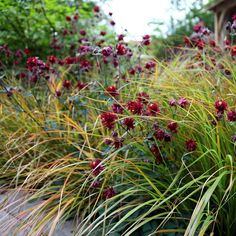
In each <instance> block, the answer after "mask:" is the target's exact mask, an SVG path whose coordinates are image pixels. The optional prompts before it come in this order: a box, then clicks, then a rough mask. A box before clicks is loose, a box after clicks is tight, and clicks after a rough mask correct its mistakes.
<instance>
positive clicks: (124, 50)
mask: <svg viewBox="0 0 236 236" xmlns="http://www.w3.org/2000/svg"><path fill="white" fill-rule="evenodd" d="M116 50H117V55H119V56H123V55H125V54H126V53H127V48H126V47H125V45H123V44H121V43H118V44H117V45H116Z"/></svg>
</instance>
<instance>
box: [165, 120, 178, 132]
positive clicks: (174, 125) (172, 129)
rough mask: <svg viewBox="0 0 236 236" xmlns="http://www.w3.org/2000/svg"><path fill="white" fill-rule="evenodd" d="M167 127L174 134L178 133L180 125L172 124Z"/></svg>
mask: <svg viewBox="0 0 236 236" xmlns="http://www.w3.org/2000/svg"><path fill="white" fill-rule="evenodd" d="M167 127H168V129H169V130H170V131H171V132H172V133H177V128H178V124H177V123H176V122H170V123H169V124H168V125H167Z"/></svg>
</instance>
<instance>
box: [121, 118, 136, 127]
mask: <svg viewBox="0 0 236 236" xmlns="http://www.w3.org/2000/svg"><path fill="white" fill-rule="evenodd" d="M123 125H124V126H126V127H127V129H128V130H130V129H134V127H135V126H134V119H133V118H129V117H127V118H125V119H124V120H123Z"/></svg>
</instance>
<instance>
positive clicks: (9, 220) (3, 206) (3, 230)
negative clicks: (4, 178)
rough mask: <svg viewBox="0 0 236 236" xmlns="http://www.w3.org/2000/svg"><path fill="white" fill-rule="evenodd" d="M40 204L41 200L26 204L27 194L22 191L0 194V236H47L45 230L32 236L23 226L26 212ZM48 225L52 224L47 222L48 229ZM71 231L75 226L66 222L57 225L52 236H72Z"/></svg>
mask: <svg viewBox="0 0 236 236" xmlns="http://www.w3.org/2000/svg"><path fill="white" fill-rule="evenodd" d="M28 198H29V196H28ZM42 202H43V200H41V201H35V202H27V194H25V193H24V192H22V191H20V192H19V191H12V190H10V191H7V192H4V193H1V192H0V236H47V235H48V232H49V231H48V230H46V229H44V230H43V232H41V233H33V234H32V232H30V230H31V227H30V226H27V225H26V226H25V222H24V220H26V219H27V218H26V217H27V212H31V211H32V210H33V209H35V208H36V207H39V206H40V203H42ZM22 212H24V214H22ZM50 224H52V222H49V225H48V229H50ZM23 225H24V226H25V227H23ZM19 228H20V229H19ZM73 229H75V224H74V223H73V222H72V221H67V222H65V223H64V224H63V225H57V227H56V229H55V231H54V233H53V236H73V235H74V234H73Z"/></svg>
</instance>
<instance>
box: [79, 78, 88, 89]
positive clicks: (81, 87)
mask: <svg viewBox="0 0 236 236" xmlns="http://www.w3.org/2000/svg"><path fill="white" fill-rule="evenodd" d="M87 87H88V83H84V82H82V81H80V80H79V81H78V83H77V88H78V90H82V89H84V88H87Z"/></svg>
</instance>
